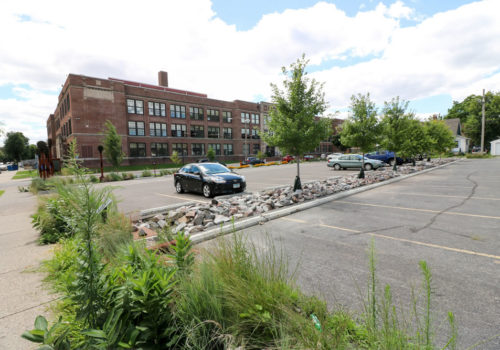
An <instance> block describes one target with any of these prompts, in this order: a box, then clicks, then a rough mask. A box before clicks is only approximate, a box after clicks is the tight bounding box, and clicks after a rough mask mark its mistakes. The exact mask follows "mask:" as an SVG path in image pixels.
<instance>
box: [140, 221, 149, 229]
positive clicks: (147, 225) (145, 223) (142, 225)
mask: <svg viewBox="0 0 500 350" xmlns="http://www.w3.org/2000/svg"><path fill="white" fill-rule="evenodd" d="M143 227H145V228H151V227H150V225H149V224H148V223H147V222H143V223H141V224H140V225H139V226H137V228H138V229H139V230H140V229H141V228H143Z"/></svg>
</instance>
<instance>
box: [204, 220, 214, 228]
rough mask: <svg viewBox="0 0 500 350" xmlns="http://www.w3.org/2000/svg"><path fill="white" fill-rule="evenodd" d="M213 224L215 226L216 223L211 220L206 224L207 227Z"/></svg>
mask: <svg viewBox="0 0 500 350" xmlns="http://www.w3.org/2000/svg"><path fill="white" fill-rule="evenodd" d="M212 226H215V224H214V222H213V221H210V222H207V224H206V225H205V228H209V227H212Z"/></svg>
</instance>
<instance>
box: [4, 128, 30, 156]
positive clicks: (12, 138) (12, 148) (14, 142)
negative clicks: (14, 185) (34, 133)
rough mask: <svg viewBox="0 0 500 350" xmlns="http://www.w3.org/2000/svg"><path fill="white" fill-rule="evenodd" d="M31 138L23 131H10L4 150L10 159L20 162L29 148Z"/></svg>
mask: <svg viewBox="0 0 500 350" xmlns="http://www.w3.org/2000/svg"><path fill="white" fill-rule="evenodd" d="M28 141H29V139H28V138H27V137H26V136H24V135H23V133H22V132H8V133H7V139H6V140H5V143H4V148H3V150H4V152H5V155H6V156H7V158H8V159H10V160H13V161H15V162H16V163H18V162H20V161H21V160H22V159H23V156H24V155H25V154H26V153H27V150H28V148H29V145H28Z"/></svg>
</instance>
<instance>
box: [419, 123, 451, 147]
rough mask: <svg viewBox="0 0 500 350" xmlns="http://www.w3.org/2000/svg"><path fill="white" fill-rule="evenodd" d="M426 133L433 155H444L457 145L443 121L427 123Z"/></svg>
mask: <svg viewBox="0 0 500 350" xmlns="http://www.w3.org/2000/svg"><path fill="white" fill-rule="evenodd" d="M425 133H426V135H427V138H428V140H429V148H430V150H431V153H436V154H442V153H444V152H446V151H448V150H450V149H452V148H453V147H455V145H456V142H455V137H454V136H453V133H452V132H451V130H450V129H449V128H448V126H446V124H445V123H444V122H443V121H441V120H432V121H428V122H426V123H425Z"/></svg>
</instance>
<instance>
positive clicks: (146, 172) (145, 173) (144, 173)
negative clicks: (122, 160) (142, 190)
mask: <svg viewBox="0 0 500 350" xmlns="http://www.w3.org/2000/svg"><path fill="white" fill-rule="evenodd" d="M151 176H153V173H152V172H151V170H144V171H143V172H142V177H151Z"/></svg>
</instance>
